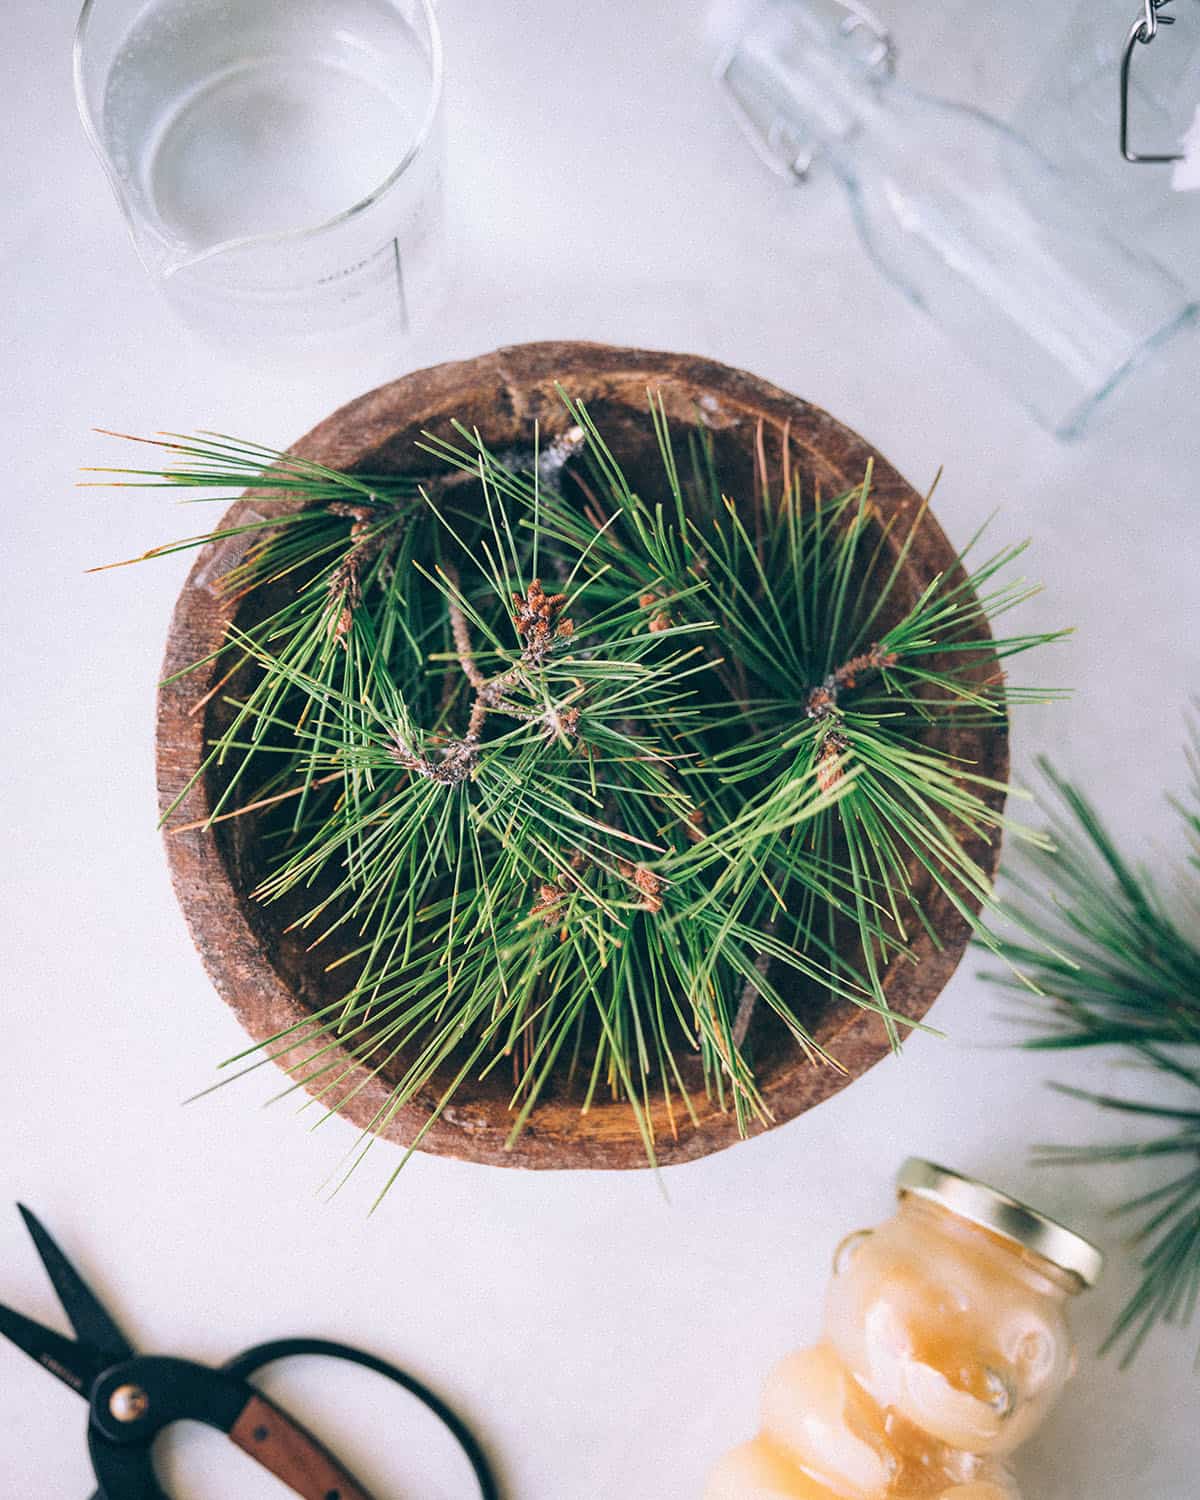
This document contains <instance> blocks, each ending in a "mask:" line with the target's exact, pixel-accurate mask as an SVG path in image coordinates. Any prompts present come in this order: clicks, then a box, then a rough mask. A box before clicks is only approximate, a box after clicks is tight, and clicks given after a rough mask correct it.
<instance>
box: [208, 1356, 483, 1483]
mask: <svg viewBox="0 0 1200 1500" xmlns="http://www.w3.org/2000/svg"><path fill="white" fill-rule="evenodd" d="M302 1354H307V1355H319V1356H321V1357H323V1358H327V1359H341V1360H345V1361H346V1362H347V1363H349V1364H352V1365H361V1366H362V1368H363V1369H365V1370H373V1371H374V1372H375V1374H377V1375H383V1376H385V1377H386V1378H387V1379H388V1380H390V1381H392V1382H393V1383H394V1384H396V1385H398V1386H401V1387H402V1388H403V1389H404V1390H406V1391H408V1392H409V1394H410V1395H412V1396H415V1397H416V1398H417V1400H418V1401H420V1402H421V1403H422V1405H424V1406H426V1407H427V1408H428V1409H429V1410H430V1411H431V1412H432V1413H433V1415H434V1416H435V1417H437V1418H438V1420H439V1421H440V1422H442V1423H443V1424H444V1425H445V1426H446V1427H447V1428H448V1429H449V1430H450V1433H451V1435H452V1436H453V1438H454V1440H455V1441H456V1442H457V1443H458V1445H459V1447H460V1448H461V1449H462V1450H463V1452H464V1453H465V1454H466V1457H467V1461H468V1463H469V1464H470V1465H471V1470H472V1472H473V1473H474V1475H475V1481H476V1483H477V1484H478V1485H479V1493H480V1496H481V1497H482V1500H500V1489H499V1486H498V1485H497V1482H496V1477H495V1475H494V1474H493V1473H492V1469H491V1465H490V1464H489V1463H488V1460H487V1456H486V1455H485V1454H484V1451H483V1449H482V1447H481V1446H480V1444H479V1441H478V1439H477V1438H476V1437H475V1435H474V1433H473V1432H472V1431H471V1429H470V1428H469V1427H468V1426H467V1424H466V1423H465V1422H464V1421H463V1420H462V1418H461V1417H460V1416H459V1415H458V1413H457V1412H455V1411H454V1410H452V1408H451V1407H449V1406H447V1405H446V1403H445V1402H444V1401H443V1400H442V1399H441V1397H440V1396H438V1395H436V1394H435V1393H434V1392H433V1391H431V1390H430V1389H429V1387H428V1386H427V1385H423V1384H422V1382H421V1381H419V1380H418V1379H417V1378H416V1377H415V1376H414V1375H409V1374H408V1373H407V1372H406V1371H404V1370H400V1369H397V1368H396V1366H395V1365H390V1364H388V1362H387V1361H386V1360H384V1359H379V1358H377V1357H376V1356H375V1355H373V1354H367V1353H365V1352H364V1351H363V1350H361V1349H351V1348H350V1347H349V1346H348V1345H346V1344H335V1343H331V1342H330V1341H329V1340H328V1339H276V1340H275V1341H274V1342H272V1343H269V1344H256V1345H255V1347H254V1348H253V1349H247V1350H246V1351H245V1353H243V1354H238V1355H236V1356H235V1357H234V1358H233V1359H231V1360H230V1361H229V1362H228V1363H227V1364H226V1365H225V1366H224V1373H225V1374H227V1375H232V1376H234V1377H235V1378H237V1379H239V1380H249V1378H250V1376H252V1375H253V1374H254V1373H255V1372H256V1371H258V1370H261V1369H262V1368H263V1367H264V1366H265V1365H270V1364H274V1363H275V1361H276V1360H280V1359H291V1358H293V1357H294V1356H296V1355H302ZM322 1500H324V1497H322Z"/></svg>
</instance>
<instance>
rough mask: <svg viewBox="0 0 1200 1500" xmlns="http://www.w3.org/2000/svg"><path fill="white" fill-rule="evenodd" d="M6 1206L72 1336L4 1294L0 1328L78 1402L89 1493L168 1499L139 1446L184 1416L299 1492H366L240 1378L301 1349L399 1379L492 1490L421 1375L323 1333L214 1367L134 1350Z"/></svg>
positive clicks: (45, 1239)
mask: <svg viewBox="0 0 1200 1500" xmlns="http://www.w3.org/2000/svg"><path fill="white" fill-rule="evenodd" d="M17 1207H18V1208H19V1209H20V1212H21V1217H22V1218H23V1219H24V1220H25V1226H26V1228H27V1229H28V1230H29V1233H30V1234H31V1235H32V1237H33V1243H34V1245H35V1246H36V1247H37V1252H38V1254H39V1255H40V1256H41V1259H42V1264H43V1265H44V1266H45V1268H46V1273H47V1275H48V1276H49V1277H50V1280H51V1282H52V1283H53V1285H54V1290H55V1291H56V1292H57V1293H58V1297H59V1301H60V1302H61V1303H62V1305H63V1310H64V1311H65V1312H66V1315H67V1317H68V1319H69V1320H70V1323H71V1326H72V1328H73V1329H74V1330H75V1333H76V1335H77V1336H76V1338H75V1339H69V1338H65V1337H64V1336H63V1335H62V1334H60V1333H55V1332H53V1331H52V1330H51V1329H49V1328H43V1327H42V1326H41V1325H40V1324H38V1323H35V1322H33V1321H32V1319H30V1318H26V1317H22V1315H21V1314H20V1313H16V1312H13V1311H12V1310H11V1309H9V1308H7V1307H5V1306H3V1304H0V1333H3V1334H4V1335H5V1336H6V1337H7V1338H9V1339H11V1340H12V1342H13V1343H14V1344H16V1345H17V1347H18V1348H20V1349H23V1350H24V1351H25V1353H26V1354H28V1355H29V1356H30V1357H31V1358H32V1359H35V1360H37V1362H38V1364H40V1365H41V1366H42V1367H43V1368H44V1369H47V1370H49V1371H50V1373H51V1374H52V1375H56V1376H57V1377H58V1379H59V1380H61V1381H63V1382H64V1383H65V1384H66V1385H69V1386H70V1387H71V1389H72V1390H73V1391H75V1393H76V1394H77V1395H80V1396H83V1397H84V1398H85V1400H86V1401H87V1403H88V1431H87V1440H88V1451H89V1453H90V1455H91V1460H92V1468H93V1470H94V1471H95V1475H96V1482H97V1484H98V1486H99V1488H98V1489H97V1490H96V1492H95V1494H94V1495H93V1496H92V1500H167V1497H166V1496H165V1495H164V1493H163V1491H162V1490H161V1489H160V1488H159V1485H158V1481H157V1479H156V1477H155V1473H154V1465H153V1462H152V1460H151V1456H150V1449H151V1446H152V1444H153V1442H154V1439H155V1438H156V1437H157V1436H158V1434H159V1433H160V1432H161V1431H162V1430H163V1428H164V1427H168V1426H169V1425H170V1424H171V1423H172V1422H179V1421H183V1420H187V1421H192V1422H203V1423H205V1424H207V1425H208V1426H209V1427H215V1428H217V1429H218V1431H220V1432H224V1433H225V1434H227V1436H228V1437H229V1438H230V1440H231V1441H232V1442H234V1443H236V1445H237V1446H238V1447H239V1448H240V1449H241V1450H242V1451H243V1452H244V1453H248V1454H249V1455H250V1457H251V1458H253V1459H254V1460H256V1462H258V1463H259V1464H261V1465H262V1467H263V1468H264V1469H267V1470H269V1472H270V1473H272V1474H274V1475H275V1476H276V1477H277V1478H279V1479H281V1480H282V1481H283V1482H284V1484H286V1485H288V1486H289V1487H290V1488H291V1489H292V1491H293V1492H294V1493H295V1494H297V1495H300V1496H302V1497H303V1500H373V1497H372V1496H371V1494H370V1493H369V1492H368V1491H367V1490H366V1489H365V1488H364V1486H363V1485H362V1484H360V1483H359V1481H358V1480H357V1479H355V1478H354V1476H353V1475H352V1474H351V1473H350V1471H349V1470H348V1469H347V1468H346V1467H345V1466H344V1465H343V1464H342V1463H341V1462H340V1460H338V1459H337V1458H335V1457H334V1455H333V1454H332V1453H330V1452H329V1451H328V1450H327V1449H326V1448H325V1447H323V1446H322V1444H321V1443H320V1442H318V1440H317V1439H316V1438H315V1437H313V1435H312V1434H311V1433H310V1432H308V1431H307V1430H306V1429H305V1428H304V1427H302V1426H301V1425H300V1423H299V1422H297V1421H296V1420H295V1418H293V1417H290V1416H289V1415H288V1414H287V1413H286V1412H285V1411H284V1410H283V1409H282V1408H281V1407H279V1406H276V1405H275V1403H274V1402H272V1401H268V1400H267V1398H266V1397H265V1396H264V1395H263V1394H262V1393H261V1392H260V1391H259V1390H258V1389H257V1388H256V1387H255V1386H254V1385H252V1384H251V1383H250V1379H249V1377H250V1376H251V1375H253V1374H254V1372H255V1371H256V1370H260V1369H261V1368H262V1367H263V1366H264V1365H268V1364H272V1363H273V1362H274V1361H275V1360H280V1359H288V1358H291V1357H292V1356H294V1355H306V1354H307V1355H323V1356H326V1357H329V1358H333V1359H341V1360H348V1361H350V1362H351V1363H352V1364H356V1365H362V1366H364V1367H365V1368H366V1369H368V1370H374V1371H375V1372H376V1373H377V1374H379V1375H384V1376H386V1377H387V1378H388V1379H389V1380H392V1381H395V1383H396V1384H397V1385H400V1386H403V1388H404V1389H405V1390H406V1391H409V1392H410V1393H411V1394H412V1395H414V1396H416V1397H417V1399H418V1400H420V1401H422V1402H423V1403H424V1404H425V1405H426V1406H427V1407H428V1408H429V1409H430V1411H432V1412H433V1413H434V1415H435V1416H437V1417H438V1418H439V1419H440V1420H441V1421H442V1422H444V1423H445V1425H446V1426H447V1427H448V1428H449V1429H450V1431H451V1433H452V1434H453V1435H454V1437H455V1439H456V1440H457V1441H458V1444H459V1446H460V1447H461V1448H462V1450H463V1452H464V1453H465V1454H466V1456H467V1458H468V1460H469V1462H470V1465H471V1468H472V1470H473V1472H474V1474H475V1478H476V1480H477V1482H478V1484H479V1490H480V1494H481V1495H482V1497H483V1500H499V1490H498V1489H497V1487H496V1481H495V1479H494V1478H493V1476H492V1473H491V1470H490V1468H489V1467H488V1463H487V1460H486V1458H485V1457H484V1455H483V1452H482V1450H481V1449H480V1447H479V1444H478V1443H477V1442H476V1440H475V1438H474V1437H473V1436H472V1434H471V1432H470V1430H469V1429H468V1428H467V1427H466V1426H465V1424H464V1423H463V1422H462V1420H461V1419H460V1418H459V1417H458V1416H456V1415H455V1413H454V1412H453V1411H451V1409H450V1408H449V1407H448V1406H447V1405H446V1404H445V1402H443V1401H442V1400H440V1399H439V1397H437V1396H436V1395H434V1393H433V1392H432V1391H430V1390H429V1389H428V1388H427V1387H426V1386H424V1385H422V1384H421V1382H420V1381H418V1380H416V1379H414V1378H413V1377H412V1376H411V1375H407V1374H405V1373H404V1371H402V1370H398V1369H396V1368H395V1367H394V1366H392V1365H389V1364H387V1363H386V1362H385V1361H384V1360H381V1359H376V1358H375V1356H374V1355H371V1354H365V1353H363V1352H362V1350H359V1349H350V1348H347V1347H346V1346H345V1345H343V1344H333V1343H329V1342H327V1341H326V1340H324V1339H281V1340H277V1341H276V1342H273V1343H269V1344H258V1345H256V1346H255V1347H254V1348H253V1349H247V1350H246V1352H245V1353H244V1354H239V1355H236V1356H235V1357H234V1358H233V1359H231V1360H230V1361H229V1362H228V1363H227V1364H225V1365H223V1366H221V1367H220V1368H219V1369H213V1368H212V1367H211V1366H209V1365H202V1364H197V1363H195V1362H193V1361H192V1360H188V1359H171V1358H167V1357H165V1356H161V1355H144V1354H135V1353H134V1352H133V1348H132V1346H131V1345H130V1344H129V1342H128V1341H127V1340H126V1338H125V1336H124V1335H123V1334H122V1333H121V1331H120V1329H119V1328H118V1327H117V1326H116V1324H115V1323H114V1322H113V1320H112V1319H111V1318H110V1317H109V1315H108V1313H107V1312H105V1310H104V1308H103V1307H102V1306H101V1304H100V1302H99V1301H98V1300H97V1298H96V1296H95V1295H94V1293H93V1292H91V1291H90V1290H89V1288H88V1286H87V1285H86V1283H85V1282H84V1280H83V1278H82V1277H81V1276H80V1274H79V1272H78V1271H76V1270H75V1268H74V1266H72V1265H71V1263H70V1261H69V1260H68V1259H67V1257H66V1256H65V1255H64V1254H63V1252H62V1251H61V1250H60V1249H59V1247H58V1246H57V1245H56V1244H55V1242H54V1240H53V1239H52V1238H51V1237H50V1235H49V1233H48V1232H47V1231H46V1229H45V1228H44V1227H43V1226H42V1225H41V1223H39V1221H38V1220H37V1218H36V1217H35V1216H34V1215H33V1214H32V1213H30V1211H29V1210H28V1209H27V1208H25V1207H24V1206H23V1205H21V1204H18V1205H17Z"/></svg>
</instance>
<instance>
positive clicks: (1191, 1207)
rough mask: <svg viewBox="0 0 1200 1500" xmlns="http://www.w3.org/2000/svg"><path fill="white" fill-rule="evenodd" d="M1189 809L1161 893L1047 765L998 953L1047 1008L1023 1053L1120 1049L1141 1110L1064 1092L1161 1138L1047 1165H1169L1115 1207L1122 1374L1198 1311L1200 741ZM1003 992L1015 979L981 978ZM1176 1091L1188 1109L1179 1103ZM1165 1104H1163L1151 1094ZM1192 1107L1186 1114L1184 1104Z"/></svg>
mask: <svg viewBox="0 0 1200 1500" xmlns="http://www.w3.org/2000/svg"><path fill="white" fill-rule="evenodd" d="M1188 758H1189V762H1190V765H1191V770H1192V776H1193V782H1192V788H1191V797H1192V803H1191V806H1190V807H1189V806H1187V805H1184V804H1182V803H1178V802H1176V803H1173V804H1172V805H1173V806H1174V807H1175V809H1176V811H1177V813H1178V815H1179V818H1180V820H1181V821H1182V823H1183V827H1184V834H1185V839H1186V842H1187V845H1188V846H1189V848H1190V851H1191V853H1190V858H1189V859H1188V861H1187V863H1186V865H1185V866H1184V867H1183V868H1182V869H1181V870H1180V871H1179V872H1178V875H1177V878H1173V879H1172V881H1171V884H1170V888H1169V889H1164V888H1163V885H1162V883H1161V882H1160V880H1159V879H1157V878H1156V877H1155V876H1154V875H1153V874H1152V873H1151V872H1150V871H1149V870H1146V869H1143V868H1140V867H1136V866H1134V865H1132V864H1131V863H1130V862H1129V861H1128V860H1127V859H1126V858H1125V856H1124V855H1123V854H1122V853H1121V850H1120V848H1119V847H1118V845H1117V843H1116V841H1115V840H1114V839H1113V837H1112V836H1111V835H1110V833H1109V831H1108V829H1107V828H1106V826H1105V824H1104V821H1103V819H1102V817H1101V815H1100V814H1099V812H1098V811H1097V810H1096V808H1095V806H1094V805H1093V803H1092V802H1091V801H1090V800H1089V799H1088V797H1087V796H1086V795H1085V794H1084V793H1083V792H1082V791H1080V790H1079V789H1078V788H1077V787H1075V786H1073V785H1072V784H1071V783H1070V782H1068V781H1066V780H1064V779H1063V778H1062V777H1061V776H1059V775H1058V774H1057V773H1056V772H1055V771H1054V770H1053V769H1052V768H1051V767H1050V766H1049V765H1045V764H1044V765H1043V770H1044V772H1045V775H1046V777H1047V780H1048V782H1049V784H1050V787H1051V788H1052V791H1053V794H1054V797H1055V801H1056V807H1055V809H1054V813H1053V818H1052V825H1051V835H1052V839H1053V847H1052V848H1051V849H1043V850H1042V851H1040V852H1039V853H1037V854H1035V856H1034V858H1033V860H1032V861H1031V862H1030V863H1029V864H1028V865H1027V866H1026V868H1024V869H1018V870H1017V872H1016V873H1015V875H1014V882H1015V883H1016V884H1017V886H1018V889H1019V890H1020V892H1021V893H1022V895H1023V896H1024V898H1025V900H1024V904H1023V909H1022V911H1021V913H1020V914H1021V916H1022V919H1023V922H1024V925H1025V928H1026V932H1027V933H1028V939H1027V940H1025V941H1020V942H1016V941H1010V942H1006V943H1004V944H1003V946H1002V952H1003V953H1004V955H1005V957H1007V958H1008V959H1009V960H1010V961H1011V962H1012V963H1013V964H1014V965H1015V966H1016V967H1017V968H1019V969H1020V970H1021V971H1022V972H1023V973H1024V974H1026V975H1028V976H1029V977H1030V978H1031V979H1032V980H1034V981H1035V983H1036V984H1037V986H1038V988H1039V989H1040V990H1041V991H1042V992H1044V994H1045V995H1046V996H1047V997H1049V999H1050V1001H1051V1004H1050V1005H1049V1007H1045V1008H1043V1009H1042V1011H1041V1013H1040V1015H1039V1017H1038V1020H1039V1026H1038V1030H1037V1032H1036V1033H1035V1035H1034V1036H1033V1037H1031V1038H1030V1039H1029V1041H1028V1043H1027V1045H1029V1046H1030V1047H1033V1048H1037V1049H1040V1050H1044V1051H1045V1050H1064V1049H1074V1048H1081V1047H1087V1048H1098V1047H1108V1048H1117V1049H1120V1051H1121V1052H1122V1053H1123V1054H1124V1055H1125V1056H1126V1057H1128V1058H1129V1059H1131V1060H1133V1061H1136V1062H1138V1063H1140V1064H1141V1065H1142V1066H1141V1069H1140V1072H1141V1076H1142V1077H1143V1078H1144V1080H1145V1083H1144V1086H1143V1087H1142V1088H1141V1089H1140V1090H1139V1091H1138V1092H1139V1094H1140V1097H1138V1098H1125V1097H1115V1096H1113V1095H1109V1094H1097V1093H1089V1092H1086V1091H1084V1090H1081V1089H1075V1088H1063V1090H1062V1091H1063V1092H1064V1093H1067V1094H1070V1095H1072V1096H1073V1097H1075V1098H1077V1099H1081V1100H1085V1101H1088V1102H1090V1103H1092V1104H1095V1105H1098V1106H1099V1107H1100V1108H1102V1109H1105V1110H1109V1111H1113V1112H1119V1113H1122V1114H1126V1115H1131V1116H1137V1117H1139V1118H1141V1119H1144V1120H1145V1121H1146V1122H1147V1124H1150V1123H1157V1124H1158V1125H1159V1127H1160V1129H1159V1130H1158V1132H1157V1133H1154V1134H1149V1135H1147V1136H1146V1137H1145V1138H1144V1139H1141V1140H1136V1141H1132V1142H1121V1143H1114V1144H1111V1145H1105V1144H1100V1145H1085V1146H1057V1147H1051V1146H1045V1147H1040V1148H1039V1150H1038V1157H1039V1159H1040V1160H1042V1161H1044V1162H1047V1163H1055V1164H1064V1163H1075V1164H1080V1163H1103V1162H1108V1163H1113V1162H1125V1161H1144V1162H1145V1163H1146V1165H1147V1167H1148V1168H1149V1167H1150V1165H1151V1164H1152V1163H1153V1162H1155V1161H1157V1160H1159V1159H1160V1158H1170V1159H1172V1160H1175V1159H1177V1162H1178V1171H1177V1172H1176V1173H1175V1174H1174V1175H1172V1176H1170V1177H1168V1178H1167V1180H1166V1181H1163V1182H1160V1183H1158V1184H1156V1185H1155V1186H1153V1187H1150V1188H1148V1189H1147V1191H1146V1192H1144V1193H1140V1194H1137V1195H1136V1196H1134V1197H1133V1198H1131V1199H1129V1200H1128V1201H1126V1202H1124V1203H1122V1204H1120V1205H1119V1207H1118V1208H1117V1209H1116V1210H1114V1212H1115V1213H1116V1214H1117V1215H1118V1216H1120V1217H1121V1218H1122V1219H1125V1220H1129V1221H1132V1222H1133V1223H1134V1224H1135V1226H1136V1228H1135V1229H1134V1231H1133V1236H1132V1238H1133V1242H1134V1244H1135V1245H1136V1246H1137V1247H1138V1249H1139V1254H1140V1267H1141V1280H1140V1283H1139V1285H1138V1288H1137V1290H1136V1291H1135V1292H1134V1294H1133V1296H1132V1297H1131V1298H1130V1300H1129V1302H1128V1303H1127V1304H1126V1306H1125V1307H1124V1309H1123V1310H1122V1312H1121V1314H1120V1316H1119V1317H1118V1319H1117V1322H1116V1324H1115V1325H1114V1327H1113V1329H1112V1332H1111V1333H1110V1335H1109V1338H1108V1341H1107V1345H1106V1347H1116V1348H1118V1349H1120V1350H1121V1353H1122V1362H1123V1363H1125V1364H1128V1363H1129V1362H1130V1361H1131V1360H1132V1359H1133V1357H1134V1356H1135V1355H1136V1354H1137V1352H1138V1350H1139V1349H1140V1348H1141V1347H1142V1345H1143V1344H1144V1342H1145V1340H1146V1339H1147V1337H1148V1336H1149V1335H1150V1333H1151V1332H1152V1331H1153V1329H1154V1328H1155V1327H1156V1326H1157V1325H1158V1324H1160V1323H1168V1324H1177V1325H1186V1324H1188V1323H1189V1322H1190V1321H1191V1319H1192V1318H1193V1316H1194V1314H1195V1311H1196V1306H1197V1299H1198V1298H1200V938H1198V936H1197V934H1198V933H1200V879H1198V878H1197V872H1198V871H1200V740H1198V739H1197V735H1196V733H1195V732H1193V736H1192V744H1191V749H1190V752H1189V757H1188ZM990 977H992V978H993V979H996V980H997V981H998V982H1000V983H1004V984H1011V983H1012V982H1013V981H1012V979H1011V977H1009V976H1005V975H992V976H990ZM1181 1088H1182V1092H1183V1098H1182V1100H1180V1098H1179V1095H1180V1090H1181ZM1164 1090H1167V1091H1169V1096H1168V1098H1167V1099H1164V1100H1162V1102H1159V1099H1157V1098H1156V1091H1157V1092H1158V1093H1159V1095H1160V1097H1161V1093H1162V1091H1164ZM1189 1095H1190V1096H1191V1097H1192V1098H1193V1099H1194V1103H1193V1104H1191V1105H1189V1104H1188V1103H1187V1100H1188V1097H1189Z"/></svg>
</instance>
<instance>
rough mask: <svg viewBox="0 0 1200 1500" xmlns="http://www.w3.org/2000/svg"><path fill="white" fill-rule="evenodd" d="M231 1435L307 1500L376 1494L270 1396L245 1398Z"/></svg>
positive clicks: (351, 1499)
mask: <svg viewBox="0 0 1200 1500" xmlns="http://www.w3.org/2000/svg"><path fill="white" fill-rule="evenodd" d="M229 1436H230V1438H231V1439H232V1440H233V1442H235V1443H236V1444H237V1446H238V1447H239V1448H240V1449H241V1450H242V1452H243V1453H248V1454H249V1455H250V1457H251V1458H252V1459H254V1461H255V1463H258V1464H261V1465H262V1467H263V1468H264V1469H267V1470H269V1472H270V1473H272V1474H274V1475H275V1477H276V1478H277V1479H282V1480H283V1482H284V1484H286V1485H290V1486H291V1488H292V1489H293V1490H295V1492H296V1494H297V1495H302V1496H303V1497H304V1500H372V1497H371V1495H370V1494H369V1492H368V1491H367V1490H364V1489H363V1487H362V1485H361V1484H359V1482H358V1480H357V1479H355V1478H354V1476H353V1475H352V1474H350V1473H349V1472H348V1471H347V1470H345V1469H343V1468H342V1466H341V1464H339V1463H338V1461H337V1459H335V1458H334V1457H333V1455H332V1454H331V1453H328V1452H327V1451H326V1450H325V1449H324V1448H323V1447H322V1446H321V1444H320V1443H318V1442H317V1440H316V1438H314V1437H313V1436H312V1435H311V1434H310V1433H308V1432H306V1431H305V1430H304V1428H303V1427H301V1426H300V1425H299V1423H298V1422H294V1421H293V1420H292V1418H291V1417H289V1416H287V1415H285V1414H284V1413H283V1412H282V1411H280V1410H279V1408H278V1407H277V1406H273V1405H272V1404H271V1402H269V1401H268V1400H267V1399H266V1397H265V1396H252V1397H251V1398H250V1400H249V1401H247V1402H246V1405H245V1406H244V1407H243V1408H242V1414H241V1416H239V1417H238V1419H237V1421H236V1422H235V1423H234V1425H233V1427H232V1428H231V1429H230V1432H229Z"/></svg>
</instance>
